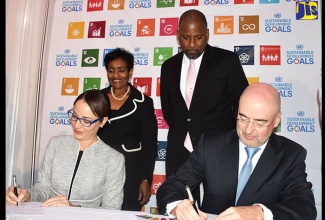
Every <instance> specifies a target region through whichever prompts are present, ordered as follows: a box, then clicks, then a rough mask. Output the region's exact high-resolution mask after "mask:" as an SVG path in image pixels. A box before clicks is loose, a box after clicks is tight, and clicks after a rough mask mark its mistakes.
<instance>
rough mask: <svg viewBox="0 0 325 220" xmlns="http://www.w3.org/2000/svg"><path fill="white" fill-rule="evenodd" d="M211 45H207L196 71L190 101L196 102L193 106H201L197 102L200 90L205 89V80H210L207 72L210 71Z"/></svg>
mask: <svg viewBox="0 0 325 220" xmlns="http://www.w3.org/2000/svg"><path fill="white" fill-rule="evenodd" d="M210 49H211V46H210V45H207V47H206V49H205V52H204V54H203V57H202V61H201V65H200V69H199V71H198V75H197V79H196V82H195V88H194V92H193V97H192V101H191V102H194V103H196V104H195V106H198V107H199V108H201V105H199V104H197V103H198V102H200V100H202V94H201V93H202V90H206V85H207V80H208V81H209V80H211V78H210V77H209V74H210V72H211V68H210V65H211V59H210V56H211V50H210Z"/></svg>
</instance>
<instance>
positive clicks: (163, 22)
mask: <svg viewBox="0 0 325 220" xmlns="http://www.w3.org/2000/svg"><path fill="white" fill-rule="evenodd" d="M177 28H178V18H161V19H160V31H159V36H176V34H177Z"/></svg>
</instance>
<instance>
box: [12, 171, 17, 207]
mask: <svg viewBox="0 0 325 220" xmlns="http://www.w3.org/2000/svg"><path fill="white" fill-rule="evenodd" d="M12 177H13V179H14V193H15V195H16V196H17V198H18V191H17V180H16V175H13V176H12ZM16 205H17V206H18V201H17V204H16Z"/></svg>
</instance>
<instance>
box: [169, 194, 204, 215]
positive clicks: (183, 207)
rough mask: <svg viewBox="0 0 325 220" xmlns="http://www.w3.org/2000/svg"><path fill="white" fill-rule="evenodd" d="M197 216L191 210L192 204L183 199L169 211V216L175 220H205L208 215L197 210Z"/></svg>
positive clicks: (192, 209)
mask: <svg viewBox="0 0 325 220" xmlns="http://www.w3.org/2000/svg"><path fill="white" fill-rule="evenodd" d="M198 211H199V214H197V213H196V211H195V209H194V208H193V204H192V202H191V201H190V200H188V199H184V200H183V201H181V202H180V203H178V204H177V206H176V207H175V208H174V209H173V210H172V211H171V214H172V215H174V216H175V217H176V218H177V220H206V219H208V215H207V214H206V213H204V212H201V211H200V210H199V209H198Z"/></svg>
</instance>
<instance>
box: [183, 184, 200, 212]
mask: <svg viewBox="0 0 325 220" xmlns="http://www.w3.org/2000/svg"><path fill="white" fill-rule="evenodd" d="M185 190H186V192H187V195H188V199H189V200H190V201H191V202H192V205H193V208H194V209H195V211H196V213H197V214H199V211H198V210H197V208H196V206H195V201H194V199H193V196H192V193H191V189H190V187H188V185H186V186H185Z"/></svg>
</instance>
